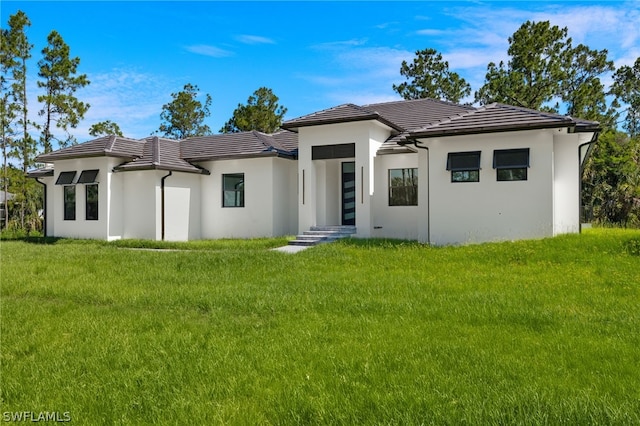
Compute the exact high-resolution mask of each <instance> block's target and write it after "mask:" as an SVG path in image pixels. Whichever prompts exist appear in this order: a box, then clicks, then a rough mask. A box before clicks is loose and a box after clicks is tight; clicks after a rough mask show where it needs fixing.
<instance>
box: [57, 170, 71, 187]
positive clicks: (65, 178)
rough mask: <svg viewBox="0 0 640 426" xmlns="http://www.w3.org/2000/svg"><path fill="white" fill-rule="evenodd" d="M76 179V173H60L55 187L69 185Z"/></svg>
mask: <svg viewBox="0 0 640 426" xmlns="http://www.w3.org/2000/svg"><path fill="white" fill-rule="evenodd" d="M75 177H76V172H61V173H60V174H59V175H58V179H57V180H56V185H70V184H72V183H73V179H74V178H75Z"/></svg>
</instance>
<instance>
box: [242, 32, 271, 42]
mask: <svg viewBox="0 0 640 426" xmlns="http://www.w3.org/2000/svg"><path fill="white" fill-rule="evenodd" d="M236 40H238V41H239V42H241V43H244V44H276V42H275V41H273V40H272V39H270V38H267V37H262V36H257V35H248V34H242V35H239V36H237V37H236Z"/></svg>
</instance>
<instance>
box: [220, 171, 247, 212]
mask: <svg viewBox="0 0 640 426" xmlns="http://www.w3.org/2000/svg"><path fill="white" fill-rule="evenodd" d="M222 207H244V173H233V174H227V175H222Z"/></svg>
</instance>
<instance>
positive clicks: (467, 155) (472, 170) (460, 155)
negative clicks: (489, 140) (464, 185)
mask: <svg viewBox="0 0 640 426" xmlns="http://www.w3.org/2000/svg"><path fill="white" fill-rule="evenodd" d="M447 170H450V171H451V182H479V181H480V151H470V152H450V153H449V155H448V156H447Z"/></svg>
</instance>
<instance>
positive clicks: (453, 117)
mask: <svg viewBox="0 0 640 426" xmlns="http://www.w3.org/2000/svg"><path fill="white" fill-rule="evenodd" d="M492 105H495V103H494V104H490V105H483V106H481V107H480V108H474V109H471V110H467V111H465V112H460V113H457V114H453V115H450V116H447V117H445V118H441V119H439V120H436V121H432V122H431V123H429V124H427V125H425V126H422V127H420V128H418V129H415V130H413V131H414V132H417V131H420V130H425V129H429V128H431V127H437V126H439V125H441V124H444V123H451V122H453V121H454V120H458V119H461V118H464V117H468V116H470V115H472V114H477V113H478V112H480V111H483V110H485V109H486V107H489V106H492Z"/></svg>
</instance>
